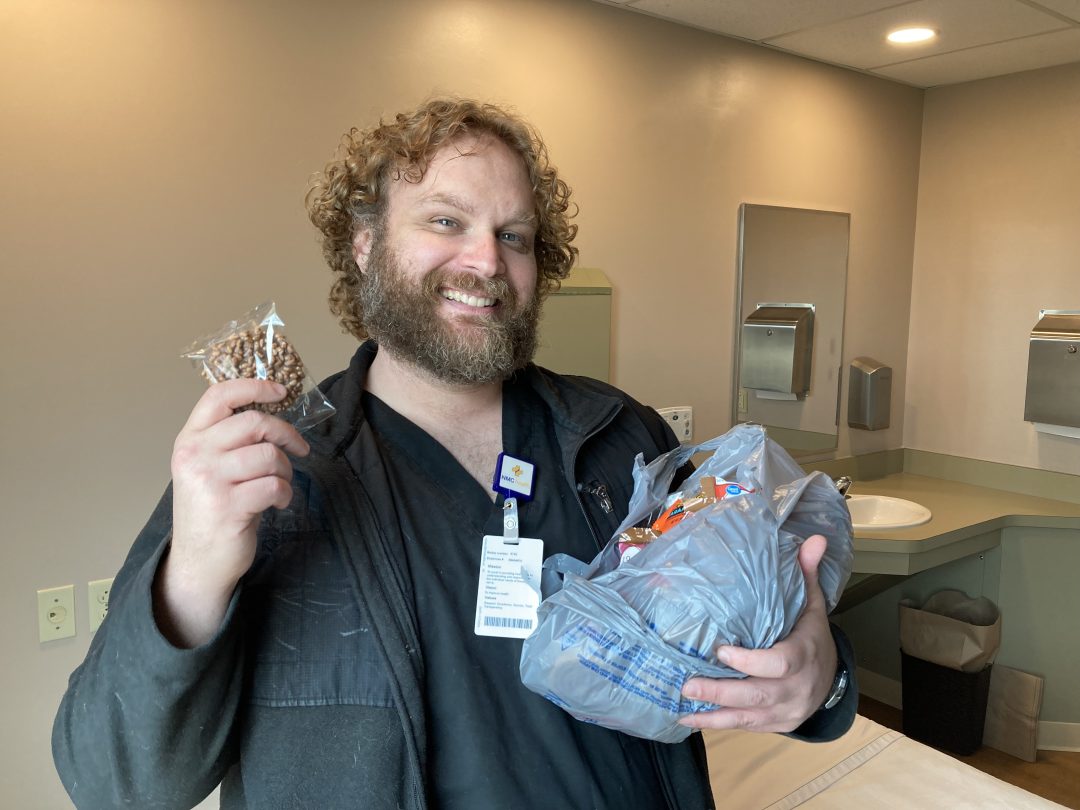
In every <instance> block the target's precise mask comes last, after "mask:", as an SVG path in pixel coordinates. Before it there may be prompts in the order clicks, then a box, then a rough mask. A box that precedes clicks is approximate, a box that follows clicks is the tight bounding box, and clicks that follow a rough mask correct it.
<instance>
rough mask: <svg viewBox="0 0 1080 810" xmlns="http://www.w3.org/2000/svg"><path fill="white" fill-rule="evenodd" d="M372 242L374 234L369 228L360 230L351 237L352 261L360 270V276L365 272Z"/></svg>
mask: <svg viewBox="0 0 1080 810" xmlns="http://www.w3.org/2000/svg"><path fill="white" fill-rule="evenodd" d="M373 241H374V233H373V231H372V230H371V228H361V229H360V230H358V231H357V232H356V236H354V237H353V241H352V245H353V261H355V262H356V266H357V267H358V268H359V269H360V272H361V274H363V273H366V272H367V263H368V257H369V256H370V255H371V244H372V242H373Z"/></svg>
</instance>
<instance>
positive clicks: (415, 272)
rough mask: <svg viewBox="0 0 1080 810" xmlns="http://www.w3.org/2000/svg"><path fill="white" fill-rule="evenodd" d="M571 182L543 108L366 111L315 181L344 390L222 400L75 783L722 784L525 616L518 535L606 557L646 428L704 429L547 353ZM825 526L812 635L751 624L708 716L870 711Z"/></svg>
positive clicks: (200, 414) (360, 798) (423, 791)
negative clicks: (590, 715) (517, 588)
mask: <svg viewBox="0 0 1080 810" xmlns="http://www.w3.org/2000/svg"><path fill="white" fill-rule="evenodd" d="M569 197H570V190H569V188H568V187H567V185H566V184H565V183H564V182H563V181H562V180H560V179H559V177H558V175H557V173H556V171H555V170H554V168H552V167H551V166H550V164H549V163H548V158H547V154H546V150H545V149H544V146H543V142H542V141H541V140H540V138H539V136H538V135H536V133H535V132H534V131H533V130H532V129H531V128H530V127H529V126H528V125H527V124H525V123H524V122H523V121H521V120H520V119H519V118H517V117H515V116H513V115H511V114H509V113H507V112H506V111H504V110H502V109H500V108H498V107H494V106H492V105H487V104H480V103H477V102H473V101H468V100H458V99H438V100H434V101H431V102H428V103H427V104H424V105H422V106H421V107H419V108H418V109H416V110H414V111H411V112H409V113H403V114H400V115H398V116H396V117H395V118H394V119H393V120H392V121H390V122H388V123H382V124H380V125H378V126H376V127H373V128H371V129H369V130H364V131H357V130H353V131H352V132H351V133H349V134H348V135H347V136H346V137H345V139H344V141H343V143H342V149H341V154H340V156H339V157H338V159H336V160H334V161H333V162H332V163H330V164H329V165H328V166H327V167H326V169H325V171H324V172H323V173H322V175H321V176H320V178H319V180H318V181H317V183H316V184H315V186H314V187H313V188H312V190H311V192H310V193H309V195H308V207H309V212H310V215H311V219H312V221H313V222H314V223H315V225H316V226H317V227H318V228H319V230H320V231H321V232H322V235H323V251H324V254H325V256H326V259H327V262H328V264H329V266H330V268H331V270H332V272H333V274H334V281H333V285H332V289H331V295H330V308H331V311H332V312H333V313H334V314H335V315H336V316H337V317H338V318H339V320H340V321H341V323H342V325H343V327H344V328H345V329H346V330H348V331H349V332H351V333H352V334H354V335H355V336H356V337H357V338H358V339H359V340H360V341H361V346H360V347H359V349H358V350H357V352H356V354H355V355H354V357H353V359H352V363H351V364H350V366H349V368H348V369H347V370H346V371H344V372H342V373H340V374H338V375H335V376H334V377H331V378H330V379H329V380H327V381H326V382H324V383H323V384H322V385H321V386H320V387H321V388H322V390H323V391H324V392H326V393H327V395H328V397H329V398H330V400H331V401H332V402H333V403H334V404H335V405H336V406H337V408H338V411H337V414H336V415H335V417H334V418H333V419H331V420H329V421H327V422H324V423H322V424H321V425H319V426H317V427H316V428H313V429H312V430H310V431H309V432H308V433H307V434H305V436H301V435H300V434H299V433H297V431H296V430H295V429H294V428H293V427H292V426H290V425H288V424H286V423H285V422H283V421H281V420H280V419H277V418H275V417H272V416H268V415H266V414H263V413H259V412H258V411H252V410H245V411H242V412H241V411H238V409H240V408H242V407H243V406H245V405H248V404H250V403H252V402H272V401H277V400H279V399H281V398H282V396H283V395H284V391H283V389H281V388H280V387H278V386H276V385H275V384H273V383H269V382H260V381H254V380H236V381H231V382H224V383H220V384H217V385H214V386H212V387H211V388H210V389H208V390H207V392H206V393H205V394H204V395H203V396H202V397H201V398H200V400H199V402H198V403H196V405H195V407H194V409H193V410H192V412H191V416H190V418H189V419H188V422H187V424H186V425H185V426H184V428H183V430H182V431H181V432H180V435H179V436H178V437H177V439H176V443H175V448H174V453H173V460H172V472H173V484H172V486H171V487H170V489H169V490H168V491H167V492H166V494H165V496H164V497H163V499H162V501H161V502H160V504H159V505H158V508H157V509H156V510H155V512H154V514H153V515H152V516H151V518H150V521H149V522H148V523H147V525H146V527H145V528H144V530H143V531H142V533H141V534H140V535H139V537H138V539H137V540H136V542H135V545H134V546H133V548H132V550H131V552H130V554H129V556H128V559H127V560H126V561H125V563H124V567H123V569H122V570H121V572H120V573H119V574H118V575H117V577H116V580H115V582H114V587H113V591H112V595H111V599H110V612H109V616H108V619H107V620H106V622H105V623H104V624H103V625H102V627H101V629H100V630H99V631H98V633H97V635H96V636H95V638H94V640H93V642H92V644H91V648H90V651H89V653H88V654H87V658H86V661H85V662H84V663H83V664H82V665H81V666H80V667H79V669H77V670H76V671H75V673H74V674H73V675H72V678H71V683H70V686H69V689H68V692H67V694H66V695H65V697H64V700H63V703H62V705H61V707H60V711H59V713H58V715H57V719H56V724H55V728H54V733H53V748H54V756H55V759H56V763H57V767H58V770H59V772H60V775H61V777H62V779H63V781H64V784H65V786H66V787H67V789H68V792H69V794H70V795H71V797H72V799H73V800H74V802H75V804H76V806H78V807H80V808H82V807H88V808H90V807H92V808H104V807H132V806H133V807H139V808H147V809H148V808H188V807H192V806H194V805H195V804H197V803H198V802H199V801H200V800H201V799H202V798H203V797H205V796H206V795H207V794H208V793H209V792H210V791H211V790H212V789H213V788H214V787H215V786H216V785H217V784H219V783H220V784H221V805H222V807H225V808H319V809H320V810H325V809H330V808H402V807H406V808H424V807H438V808H469V810H473V809H474V808H481V809H483V808H510V807H513V808H525V809H526V810H528V809H529V808H537V809H539V808H549V807H550V808H554V807H558V808H620V810H635V809H640V810H656V809H657V808H669V809H670V810H675V809H676V808H678V809H680V810H697V809H698V808H709V807H713V799H712V795H711V791H710V787H709V781H708V774H707V770H706V765H705V757H704V750H703V746H702V744H701V739H700V735H692V736H691V737H690V738H689V739H688V740H686V741H685V742H683V743H679V744H675V745H665V744H660V743H654V742H650V741H646V740H642V739H638V738H634V737H629V736H626V735H623V734H621V733H618V732H614V731H610V730H607V729H604V728H600V727H598V726H595V725H590V724H585V723H580V722H577V721H575V720H574V719H573V718H571V717H570V715H568V714H566V713H565V712H563V711H562V710H561V709H559V708H558V707H557V706H555V705H554V704H553V703H550V702H548V701H546V700H544V699H543V698H541V697H539V696H537V695H535V694H533V693H531V692H529V691H528V690H526V689H525V688H524V687H523V686H522V684H521V682H520V679H519V676H518V661H519V658H520V653H521V639H522V638H523V637H524V636H525V635H527V634H528V632H529V630H530V629H531V627H532V621H533V620H534V619H535V613H533V614H532V615H531V616H521V615H518V614H515V613H514V611H515V610H518V609H519V606H517V605H515V604H513V603H512V600H510V599H508V598H507V593H509V591H508V590H507V589H506V588H501V587H500V586H499V585H498V584H497V583H498V582H499V581H500V580H499V576H497V575H502V576H504V577H505V576H506V574H505V571H503V570H502V569H500V568H499V565H500V563H499V559H500V558H499V557H498V555H496V554H493V553H492V552H491V549H492V548H500V549H503V548H504V546H503V545H500V544H503V543H507V544H509V545H513V546H514V549H515V550H513V552H512V554H516V555H519V556H518V557H515V558H514V559H515V560H517V559H520V560H521V568H522V570H526V569H528V568H529V567H530V566H532V567H538V566H539V564H540V562H541V561H542V559H544V558H546V557H548V556H550V555H551V554H555V553H559V552H562V553H568V554H571V555H573V556H575V557H578V558H579V559H584V560H588V559H591V558H592V557H593V556H594V555H595V554H596V553H597V551H599V549H600V548H601V547H602V546H603V544H604V543H605V542H606V541H607V539H608V538H609V537H611V535H612V534H613V532H614V531H615V529H616V528H617V527H618V525H619V523H620V522H621V520H622V518H623V517H624V516H625V514H626V510H627V504H628V501H629V497H630V493H631V492H632V489H633V481H632V477H631V465H632V461H633V458H634V456H635V455H636V454H638V453H643V454H644V456H645V459H646V461H648V460H651V459H653V458H655V457H656V456H657V455H659V454H660V453H662V452H665V451H666V450H669V449H671V448H673V447H674V446H676V444H677V442H676V440H675V437H674V436H673V435H672V434H671V431H670V430H668V429H667V427H666V426H665V425H664V423H663V422H662V420H660V418H659V417H658V416H657V414H656V413H655V412H654V411H652V410H651V409H649V408H646V407H644V406H642V405H640V404H639V403H637V402H635V401H634V400H633V399H631V398H630V397H628V396H626V395H625V394H623V393H622V392H620V391H618V390H616V389H614V388H611V387H610V386H607V385H603V384H601V383H598V382H595V381H591V380H585V379H579V378H567V377H563V376H560V375H557V374H553V373H551V372H548V371H546V370H544V369H540V368H538V367H536V366H535V365H533V364H532V363H531V362H530V361H531V358H532V355H533V352H534V350H535V347H536V330H537V321H538V318H539V313H540V307H541V304H542V301H543V298H544V296H545V295H546V294H547V293H548V292H550V291H551V290H552V289H553V288H554V287H555V286H556V285H557V284H558V282H559V280H561V279H562V278H565V276H566V274H567V273H568V272H569V269H570V267H571V265H572V263H573V261H574V258H575V256H576V249H575V248H574V247H573V246H572V244H571V243H572V241H573V238H574V236H575V233H576V227H575V226H574V225H572V224H571V223H570V202H569ZM507 470H510V471H512V472H513V475H511V476H506V471H507ZM526 470H528V471H532V474H531V475H528V474H523V472H524V471H526ZM507 481H509V483H506V482H507ZM514 504H517V506H516V507H515V506H514ZM514 508H517V509H518V510H519V511H518V513H517V517H518V523H519V524H520V529H521V535H522V536H521V538H520V539H516V538H514V537H513V536H510V537H511V539H509V540H508V539H507V537H504V536H503V532H504V520H503V517H504V511H509V512H510V513H511V514H512V513H513V510H514ZM823 546H824V544H823V542H822V541H821V539H820V538H816V539H811V540H808V541H807V542H806V543H804V544H803V550H802V552H801V554H800V564H801V565H802V567H803V570H804V572H805V574H806V576H807V580H808V583H809V584H810V586H811V587H810V588H809V589H808V593H809V594H810V597H809V598H808V605H807V609H806V611H805V612H804V615H803V616H802V618H801V619H800V621H799V623H798V624H797V625H796V627H795V629H794V630H793V631H792V633H791V635H790V636H789V637H788V638H787V639H785V640H784V641H783V642H781V643H779V644H777V645H776V646H775V647H774V648H772V649H769V650H754V651H750V650H730V651H727V652H729V653H730V657H729V659H728V661H729V663H730V665H731V666H733V667H735V668H737V669H740V670H741V671H743V672H745V673H747V674H748V675H749V677H747V678H745V679H741V680H728V681H708V680H705V679H695V680H693V681H691V682H688V683H687V684H686V685H685V691H686V692H687V693H688V694H689V693H693V694H694V695H695V696H698V697H703V698H705V699H708V700H711V701H712V702H714V703H717V704H719V705H723V706H725V707H726V708H724V709H721V710H718V711H716V712H712V713H708V714H704V715H698V716H696V717H694V718H692V719H688V721H687V722H688V723H692V724H693V725H699V726H713V727H717V728H730V727H744V728H749V729H754V730H759V731H785V732H791V731H793V732H794V733H795V734H796V735H797V736H800V737H803V738H805V739H829V738H832V737H835V736H837V735H838V734H840V733H842V732H843V731H844V730H846V728H847V727H848V725H850V722H851V719H852V717H853V715H854V700H855V694H854V690H850V691H849V693H848V694H847V695H846V696H843V697H842V696H841V693H842V688H841V689H840V690H839V691H837V690H836V689H833V690H832V691H831V692H830V689H831V687H832V686H833V685H834V684H840V686H841V687H842V686H843V684H844V683H845V682H846V681H845V678H844V677H841V675H843V674H844V671H845V669H846V668H850V666H851V656H850V649H849V648H848V647H847V645H846V642H845V641H844V639H843V637H842V635H840V634H839V632H838V631H835V630H831V629H830V626H829V624H828V621H827V619H826V616H825V609H824V600H823V598H822V597H821V594H820V592H819V589H817V588H816V569H817V563H818V560H819V559H820V556H821V553H822V551H823ZM508 553H510V552H508ZM515 565H516V563H515ZM515 570H516V569H515ZM500 571H502V574H500ZM515 575H516V574H514V573H513V572H511V574H510V575H509V578H510V579H513V577H514V576H515ZM480 583H487V584H486V585H485V586H484V587H481V585H480ZM491 583H496V584H494V585H491ZM489 586H490V587H489ZM533 610H535V607H534V608H533ZM838 649H839V651H840V652H841V653H842V654H841V656H840V666H839V668H838V666H837V652H838ZM827 698H828V699H827ZM841 698H842V699H841ZM731 778H733V779H736V778H738V775H736V774H733V775H732V777H731Z"/></svg>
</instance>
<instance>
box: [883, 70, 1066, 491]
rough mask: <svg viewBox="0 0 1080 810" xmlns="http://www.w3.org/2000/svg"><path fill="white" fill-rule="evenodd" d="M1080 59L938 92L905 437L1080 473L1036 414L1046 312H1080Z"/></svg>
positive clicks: (929, 118) (945, 449)
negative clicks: (1037, 363)
mask: <svg viewBox="0 0 1080 810" xmlns="http://www.w3.org/2000/svg"><path fill="white" fill-rule="evenodd" d="M1078 188H1080V65H1066V66H1064V67H1059V68H1051V69H1048V70H1040V71H1033V72H1029V73H1021V74H1017V75H1014V76H1004V77H1001V78H996V79H988V80H986V81H981V82H972V83H970V84H965V85H959V86H956V87H945V88H940V89H936V90H931V91H929V92H928V93H927V94H926V113H925V123H924V125H923V152H922V165H921V168H920V174H919V206H918V211H919V215H918V225H917V228H916V236H915V263H914V283H913V292H912V303H911V332H910V333H911V337H910V342H909V347H908V383H907V406H906V409H905V415H904V423H905V427H904V446H905V447H910V448H913V449H918V450H931V451H934V452H937V453H946V454H951V455H957V456H966V457H970V458H978V459H985V460H987V461H997V462H1004V463H1008V464H1016V465H1019V466H1022V467H1035V468H1039V469H1045V470H1056V471H1059V472H1067V473H1073V474H1077V473H1080V440H1077V439H1068V438H1061V437H1056V436H1047V435H1043V434H1038V433H1036V432H1035V430H1034V428H1033V427H1032V426H1031V424H1029V423H1027V422H1025V421H1024V393H1025V384H1026V379H1027V345H1028V333H1029V332H1030V331H1031V328H1032V326H1034V325H1035V322H1036V321H1037V320H1038V317H1039V310H1040V309H1042V308H1046V309H1080V238H1077V233H1078V223H1080V194H1078V193H1077V189H1078Z"/></svg>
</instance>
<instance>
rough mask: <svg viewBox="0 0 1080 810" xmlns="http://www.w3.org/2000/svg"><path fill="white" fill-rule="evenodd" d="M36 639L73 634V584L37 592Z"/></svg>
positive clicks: (43, 640)
mask: <svg viewBox="0 0 1080 810" xmlns="http://www.w3.org/2000/svg"><path fill="white" fill-rule="evenodd" d="M37 599H38V639H39V640H40V641H42V642H45V641H56V640H57V639H60V638H71V637H72V636H74V635H75V586H74V585H62V586H60V587H59V588H44V589H42V590H40V591H38V592H37Z"/></svg>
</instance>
